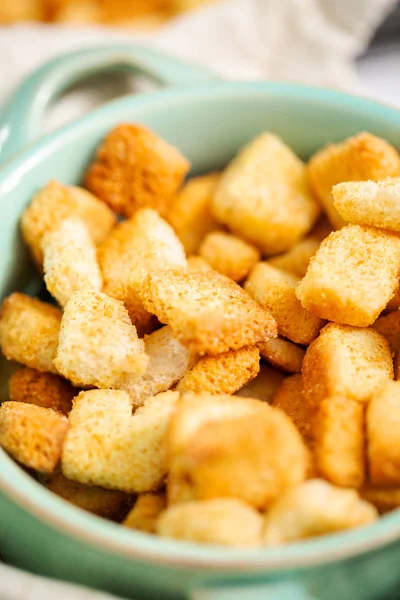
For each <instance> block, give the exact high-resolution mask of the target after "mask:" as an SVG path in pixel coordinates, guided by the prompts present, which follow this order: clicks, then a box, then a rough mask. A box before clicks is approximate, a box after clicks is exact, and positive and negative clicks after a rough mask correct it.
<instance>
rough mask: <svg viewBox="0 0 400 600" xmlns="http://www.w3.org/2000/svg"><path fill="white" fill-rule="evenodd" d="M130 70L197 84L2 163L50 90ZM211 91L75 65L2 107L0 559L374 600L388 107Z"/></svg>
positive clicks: (165, 590)
mask: <svg viewBox="0 0 400 600" xmlns="http://www.w3.org/2000/svg"><path fill="white" fill-rule="evenodd" d="M125 51H126V52H127V55H129V61H128V60H127V58H126V57H125V58H124V52H125ZM127 62H130V66H132V64H135V65H136V66H137V67H138V69H139V70H141V71H142V72H143V71H148V72H149V74H150V75H153V76H155V77H158V79H159V80H164V81H169V82H171V83H175V84H176V83H181V84H183V83H184V81H185V78H187V79H188V81H190V83H191V85H190V86H189V85H187V86H184V85H180V86H174V87H170V88H169V89H165V90H161V91H156V92H152V93H148V94H143V95H136V96H129V97H126V98H123V99H119V100H116V101H113V102H111V103H109V104H107V105H106V106H104V107H101V108H99V109H97V110H96V111H94V112H92V113H90V114H89V115H86V116H84V117H83V118H81V119H80V120H79V121H76V122H74V123H72V124H69V125H66V126H64V127H63V128H61V129H60V130H58V131H56V132H55V133H52V134H49V135H47V136H45V137H43V139H40V140H39V141H36V142H35V143H33V144H31V145H30V146H29V147H28V149H25V150H22V151H20V152H18V153H17V154H15V152H16V150H17V146H18V144H20V143H22V141H23V138H24V135H25V136H26V138H27V139H28V138H29V136H30V135H31V134H32V135H33V132H37V129H38V126H37V123H36V121H35V119H37V118H38V115H39V113H40V114H41V113H42V112H43V109H44V107H45V104H46V103H45V102H44V101H43V96H44V95H45V96H46V98H47V99H48V98H49V97H51V96H52V95H53V94H54V93H56V92H57V91H58V90H59V89H61V88H63V87H66V85H67V84H68V83H71V81H75V80H77V79H78V77H81V76H83V75H84V74H87V73H90V72H93V71H94V70H99V69H101V68H104V67H117V68H121V66H126V63H127ZM63 76H65V81H64V80H63ZM207 76H208V74H207V73H206V72H204V71H202V70H201V68H197V69H196V68H194V70H193V71H191V70H190V67H189V66H188V65H183V66H180V64H179V63H177V62H176V61H174V60H173V59H171V60H170V59H168V58H167V57H165V56H162V57H158V56H157V54H155V53H150V54H148V51H146V50H142V49H140V48H133V49H130V50H129V52H128V51H127V50H126V49H125V50H124V49H121V48H118V49H107V50H104V49H103V50H95V49H92V50H90V51H85V52H84V53H82V54H78V55H70V56H69V57H63V58H62V59H59V61H58V62H57V61H56V62H53V63H51V64H50V65H46V66H45V67H43V68H42V69H41V71H40V72H39V73H36V74H34V75H33V76H32V77H31V79H30V80H29V81H28V83H26V84H25V85H24V87H23V90H22V91H23V97H24V99H25V103H26V110H25V112H21V111H22V109H23V102H22V99H21V95H20V94H21V91H20V92H19V93H17V96H16V99H15V100H14V102H12V103H11V104H10V105H9V107H8V109H7V110H5V111H3V115H6V116H7V115H8V117H7V118H8V121H7V131H6V132H5V133H4V136H3V138H2V139H3V156H6V157H7V158H9V161H8V162H7V164H5V166H4V167H3V168H2V170H1V171H0V213H1V219H0V226H1V236H0V295H1V299H2V304H1V308H0V349H1V352H2V359H1V360H2V362H1V363H0V383H1V387H0V389H1V396H0V401H1V405H0V446H1V449H0V554H1V556H2V557H3V558H4V560H6V561H9V562H11V563H12V564H15V565H17V566H21V567H23V568H25V569H28V570H30V571H33V572H36V573H40V574H45V575H48V576H51V577H56V578H62V579H66V580H70V581H74V582H77V583H83V584H86V585H91V586H94V587H97V588H101V589H104V590H107V591H110V592H114V593H117V594H120V595H122V596H126V597H130V598H137V599H139V598H154V599H156V598H171V599H172V598H193V599H200V598H212V599H215V600H217V599H219V598H220V599H221V600H222V599H225V598H236V597H237V598H239V597H240V598H243V599H246V600H253V598H254V599H256V598H274V599H282V600H289V599H291V600H307V599H308V600H311V599H316V598H319V599H321V600H325V599H326V600H330V599H335V600H336V599H338V600H339V599H340V600H347V599H349V600H350V599H351V600H369V599H371V600H373V599H375V598H382V597H383V595H384V594H387V593H390V592H392V591H393V590H395V589H396V586H398V585H400V570H399V564H400V512H399V511H398V510H397V508H398V507H400V382H398V381H397V377H398V364H399V359H398V356H399V355H398V352H399V350H400V311H399V306H400V295H399V290H398V288H399V278H400V237H399V234H400V155H399V152H398V150H397V148H400V112H399V111H397V110H396V109H395V108H391V107H389V106H384V105H381V104H378V103H376V102H373V101H371V100H368V99H363V98H360V97H355V96H350V95H347V94H345V93H341V92H336V91H332V90H327V89H322V88H321V89H318V88H313V87H308V86H301V85H297V84H285V83H267V82H265V83H247V82H246V83H225V82H216V81H210V82H207V81H206V79H207ZM196 78H198V79H200V80H202V81H201V82H200V83H198V84H196V83H195V80H196ZM61 81H62V84H61V83H60V82H61ZM43 90H46V91H47V95H46V94H44V92H43ZM18 94H19V95H18ZM38 94H39V96H38ZM17 108H18V110H17ZM17 116H19V119H17V120H16V117H17ZM27 125H29V127H27ZM3 131H5V129H3ZM24 132H25V133H24ZM11 154H14V156H13V157H11ZM0 155H1V154H0Z"/></svg>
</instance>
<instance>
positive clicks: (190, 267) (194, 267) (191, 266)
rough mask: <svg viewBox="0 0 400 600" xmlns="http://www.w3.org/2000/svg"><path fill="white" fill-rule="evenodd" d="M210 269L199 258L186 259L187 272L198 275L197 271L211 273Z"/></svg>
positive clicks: (205, 262)
mask: <svg viewBox="0 0 400 600" xmlns="http://www.w3.org/2000/svg"><path fill="white" fill-rule="evenodd" d="M211 270H212V267H211V265H209V264H208V262H207V261H205V260H204V258H201V256H195V255H193V256H189V258H188V259H187V272H188V273H198V272H199V271H211Z"/></svg>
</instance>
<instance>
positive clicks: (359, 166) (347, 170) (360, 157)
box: [307, 132, 400, 229]
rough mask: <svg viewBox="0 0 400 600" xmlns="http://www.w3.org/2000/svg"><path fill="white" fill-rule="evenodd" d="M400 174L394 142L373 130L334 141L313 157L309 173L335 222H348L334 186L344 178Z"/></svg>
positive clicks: (336, 223)
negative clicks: (336, 201) (337, 205)
mask: <svg viewBox="0 0 400 600" xmlns="http://www.w3.org/2000/svg"><path fill="white" fill-rule="evenodd" d="M398 175H400V156H399V155H398V153H397V151H396V150H395V148H393V146H391V145H390V144H389V143H388V142H386V141H385V140H383V139H381V138H378V137H376V136H374V135H372V134H370V133H366V132H363V133H359V134H357V135H355V136H353V137H350V138H348V139H347V140H345V141H344V142H342V143H340V144H331V145H329V146H326V147H325V148H322V150H319V151H318V152H317V153H316V154H314V156H312V157H311V159H310V161H309V163H308V165H307V176H308V181H309V183H310V186H311V189H312V190H313V192H314V193H315V195H316V196H317V198H318V199H319V200H320V202H321V203H322V205H323V207H324V209H325V211H326V213H327V215H328V217H329V219H330V221H331V223H332V225H333V226H334V227H335V228H337V229H339V228H340V227H342V226H343V225H344V224H345V221H344V219H343V218H342V217H341V216H340V215H339V213H338V212H337V210H336V208H335V207H334V205H333V199H332V195H331V190H332V186H333V185H335V184H337V183H341V182H342V181H366V180H368V179H386V178H387V177H396V176H398Z"/></svg>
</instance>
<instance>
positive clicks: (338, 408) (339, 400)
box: [313, 396, 365, 488]
mask: <svg viewBox="0 0 400 600" xmlns="http://www.w3.org/2000/svg"><path fill="white" fill-rule="evenodd" d="M313 438H314V444H313V449H314V458H315V463H316V468H317V471H318V473H319V474H320V475H321V476H322V477H324V479H327V480H328V481H330V482H331V483H334V484H335V485H339V486H343V487H351V488H359V487H361V486H362V485H363V483H364V477H365V473H364V463H365V456H364V445H365V439H364V407H363V406H362V404H360V403H359V402H356V401H355V400H350V399H349V398H343V397H340V396H336V397H332V398H325V400H322V402H321V404H320V405H319V407H318V409H317V411H316V415H315V418H314V421H313Z"/></svg>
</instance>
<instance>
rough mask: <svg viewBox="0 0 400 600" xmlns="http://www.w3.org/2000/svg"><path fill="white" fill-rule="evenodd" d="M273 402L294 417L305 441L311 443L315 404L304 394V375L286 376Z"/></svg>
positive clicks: (293, 419) (294, 421)
mask: <svg viewBox="0 0 400 600" xmlns="http://www.w3.org/2000/svg"><path fill="white" fill-rule="evenodd" d="M272 404H273V406H275V407H277V408H280V409H281V410H283V411H284V412H285V413H286V414H287V415H288V416H289V417H290V418H291V419H292V421H293V423H294V424H295V425H296V427H297V429H298V430H299V431H300V433H301V435H302V436H303V439H304V440H305V442H306V443H307V444H310V442H311V428H312V417H313V406H312V405H311V404H310V403H309V402H308V401H307V398H306V397H305V396H304V394H303V379H302V376H301V375H299V374H298V375H291V376H290V377H286V379H284V380H283V381H282V383H281V385H280V386H279V388H278V390H277V392H276V394H275V396H274V399H273V402H272Z"/></svg>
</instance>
